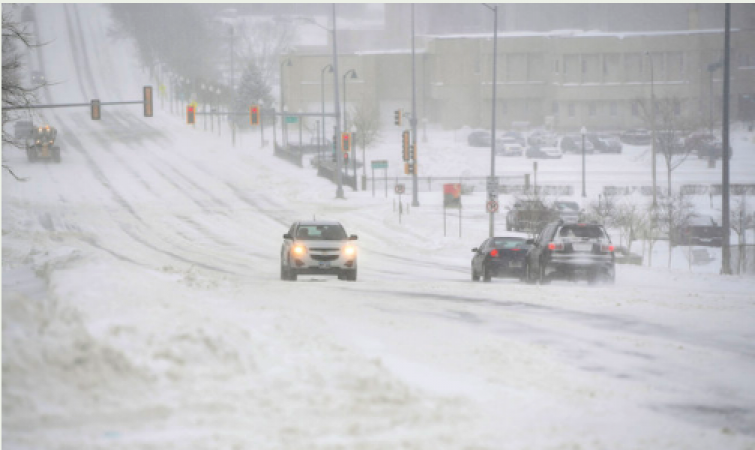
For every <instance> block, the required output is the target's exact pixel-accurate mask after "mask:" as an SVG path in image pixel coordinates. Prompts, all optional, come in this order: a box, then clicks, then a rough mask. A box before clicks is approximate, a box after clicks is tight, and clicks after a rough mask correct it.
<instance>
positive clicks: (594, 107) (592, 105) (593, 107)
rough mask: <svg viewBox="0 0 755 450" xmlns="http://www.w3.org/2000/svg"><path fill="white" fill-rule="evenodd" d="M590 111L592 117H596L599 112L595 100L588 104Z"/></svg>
mask: <svg viewBox="0 0 755 450" xmlns="http://www.w3.org/2000/svg"><path fill="white" fill-rule="evenodd" d="M587 107H588V111H589V112H590V117H595V114H596V113H597V112H598V107H597V105H596V104H595V102H589V103H588V104H587Z"/></svg>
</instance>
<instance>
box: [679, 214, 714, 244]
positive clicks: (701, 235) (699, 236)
mask: <svg viewBox="0 0 755 450" xmlns="http://www.w3.org/2000/svg"><path fill="white" fill-rule="evenodd" d="M669 240H670V241H671V245H673V246H676V245H701V246H707V247H721V246H722V245H723V242H724V229H723V227H722V226H721V225H719V224H718V223H717V222H716V221H715V220H713V218H712V217H709V216H696V217H694V218H692V219H691V220H690V223H689V224H686V225H684V226H682V227H679V228H677V229H676V230H672V232H671V233H670V234H669Z"/></svg>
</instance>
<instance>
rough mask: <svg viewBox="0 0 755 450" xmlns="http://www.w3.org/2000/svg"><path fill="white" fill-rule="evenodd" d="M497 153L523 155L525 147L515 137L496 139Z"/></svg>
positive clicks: (501, 154)
mask: <svg viewBox="0 0 755 450" xmlns="http://www.w3.org/2000/svg"><path fill="white" fill-rule="evenodd" d="M495 154H496V155H500V156H523V155H524V147H523V146H522V145H520V144H519V143H518V142H517V141H516V140H515V139H513V138H500V139H496V140H495Z"/></svg>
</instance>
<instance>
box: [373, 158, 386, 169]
mask: <svg viewBox="0 0 755 450" xmlns="http://www.w3.org/2000/svg"><path fill="white" fill-rule="evenodd" d="M372 168H373V169H387V168H388V160H387V159H378V160H375V161H372Z"/></svg>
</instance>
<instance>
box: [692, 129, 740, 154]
mask: <svg viewBox="0 0 755 450" xmlns="http://www.w3.org/2000/svg"><path fill="white" fill-rule="evenodd" d="M684 146H685V147H686V149H687V151H689V152H690V153H695V154H696V155H697V157H698V159H710V157H711V156H713V158H714V159H720V158H721V157H723V153H724V152H723V150H724V144H723V142H722V141H721V139H719V138H718V137H716V136H715V135H713V134H710V133H708V132H705V131H703V132H694V133H691V134H690V135H689V136H687V138H686V139H685V140H684ZM731 156H732V148H731V145H729V159H731Z"/></svg>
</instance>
